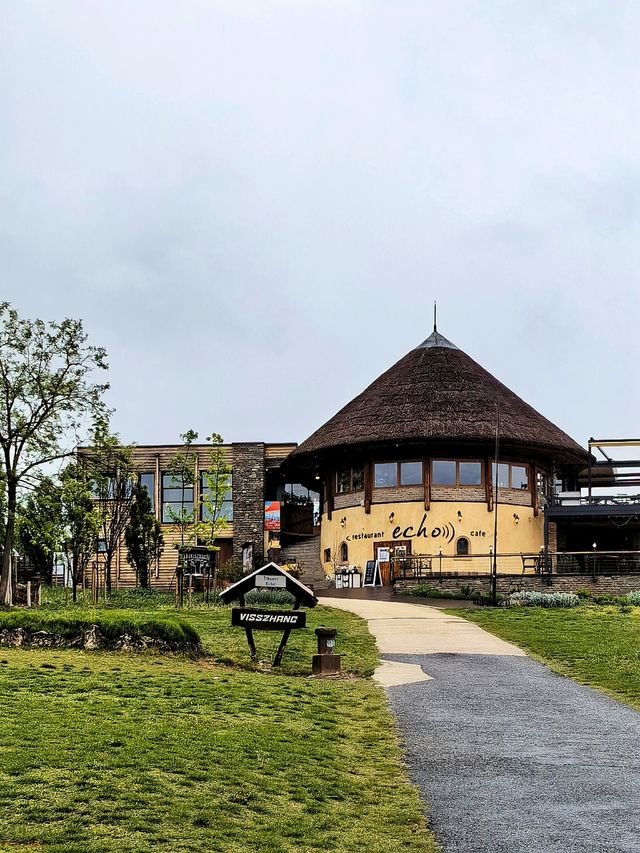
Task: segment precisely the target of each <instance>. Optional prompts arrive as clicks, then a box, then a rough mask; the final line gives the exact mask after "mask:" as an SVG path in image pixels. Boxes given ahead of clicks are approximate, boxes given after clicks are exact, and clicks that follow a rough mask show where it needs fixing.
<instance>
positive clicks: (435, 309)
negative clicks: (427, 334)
mask: <svg viewBox="0 0 640 853" xmlns="http://www.w3.org/2000/svg"><path fill="white" fill-rule="evenodd" d="M433 331H434V332H437V331H438V303H437V302H436V300H435V299H434V300H433Z"/></svg>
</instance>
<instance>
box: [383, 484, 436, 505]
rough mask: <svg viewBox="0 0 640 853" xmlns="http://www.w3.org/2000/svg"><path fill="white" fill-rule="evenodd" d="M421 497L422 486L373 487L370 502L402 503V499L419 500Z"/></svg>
mask: <svg viewBox="0 0 640 853" xmlns="http://www.w3.org/2000/svg"><path fill="white" fill-rule="evenodd" d="M423 499H424V488H423V487H422V486H400V487H398V488H388V489H374V490H373V492H372V495H371V503H373V504H389V503H402V502H403V501H421V500H423Z"/></svg>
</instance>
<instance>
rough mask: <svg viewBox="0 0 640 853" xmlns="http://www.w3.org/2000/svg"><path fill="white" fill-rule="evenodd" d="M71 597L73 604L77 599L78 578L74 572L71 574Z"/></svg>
mask: <svg viewBox="0 0 640 853" xmlns="http://www.w3.org/2000/svg"><path fill="white" fill-rule="evenodd" d="M71 598H72V599H73V603H74V604H75V603H76V601H77V600H78V580H77V578H76V575H75V572H74V573H73V574H72V575H71Z"/></svg>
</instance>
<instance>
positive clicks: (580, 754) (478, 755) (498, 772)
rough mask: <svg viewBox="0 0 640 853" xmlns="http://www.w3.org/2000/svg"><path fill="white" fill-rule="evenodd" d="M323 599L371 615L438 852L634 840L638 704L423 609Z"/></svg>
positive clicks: (638, 828)
mask: <svg viewBox="0 0 640 853" xmlns="http://www.w3.org/2000/svg"><path fill="white" fill-rule="evenodd" d="M323 603H325V604H327V605H329V606H332V607H340V608H341V609H345V610H351V611H353V612H355V613H358V614H359V615H361V616H363V617H364V618H366V619H367V620H368V622H369V627H370V630H371V632H372V634H373V635H374V636H375V637H376V641H377V643H378V648H379V649H380V652H381V656H382V665H381V667H380V668H379V669H378V671H377V672H376V677H377V678H378V680H379V681H380V682H381V683H382V684H384V686H385V688H386V689H387V695H388V697H389V702H390V704H391V707H392V708H393V710H394V713H395V714H396V717H397V719H398V723H399V726H400V730H401V734H402V737H403V740H404V743H405V749H406V754H407V763H408V768H409V773H410V775H411V777H412V779H413V780H414V782H415V783H416V784H417V785H418V787H419V788H420V790H421V792H422V793H423V795H424V798H425V800H426V801H427V802H428V803H429V804H430V805H431V811H430V820H431V824H432V826H433V829H434V831H435V833H436V835H437V837H438V840H439V842H440V844H441V845H442V849H443V850H444V851H445V853H448V851H456V853H457V852H458V851H465V853H485V851H492V853H520V851H523V852H524V851H531V853H533V851H535V853H565V852H566V853H604V852H605V851H606V852H607V853H618V851H620V853H621V851H625V853H630V851H633V852H634V853H637V851H640V751H639V749H638V742H639V740H640V714H638V713H637V712H635V711H633V710H631V709H630V708H627V707H626V706H624V705H622V704H620V703H619V702H616V701H615V700H613V699H610V698H608V697H606V696H604V695H603V694H601V693H598V692H597V691H595V690H591V689H590V688H588V687H582V686H580V685H578V684H576V683H575V682H573V681H571V680H570V679H567V678H563V677H561V676H558V675H555V674H554V673H552V672H551V671H550V670H549V669H548V668H547V667H545V666H542V665H541V664H539V663H537V662H536V661H533V660H531V659H530V658H528V657H527V656H526V655H524V654H523V652H522V651H521V650H520V649H518V648H517V647H515V646H512V645H511V644H509V643H505V642H503V641H502V640H499V639H498V638H496V637H494V636H493V635H491V634H488V633H487V632H486V631H483V630H482V629H481V628H479V627H478V626H476V625H472V624H471V623H469V622H466V621H465V620H463V619H459V618H458V617H454V616H450V615H447V614H445V613H442V612H440V611H438V610H435V609H434V608H431V607H425V606H422V605H415V604H404V603H396V602H393V601H373V600H364V601H363V600H355V599H349V600H343V599H336V598H331V599H330V600H329V599H327V600H326V601H324V602H323Z"/></svg>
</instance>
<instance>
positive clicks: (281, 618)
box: [231, 607, 307, 631]
mask: <svg viewBox="0 0 640 853" xmlns="http://www.w3.org/2000/svg"><path fill="white" fill-rule="evenodd" d="M231 624H232V625H235V626H236V627H237V628H253V630H254V631H284V630H285V629H286V630H287V631H291V630H293V629H295V628H306V627H307V614H306V613H305V612H304V610H257V609H256V608H254V607H234V608H232V610H231Z"/></svg>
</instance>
